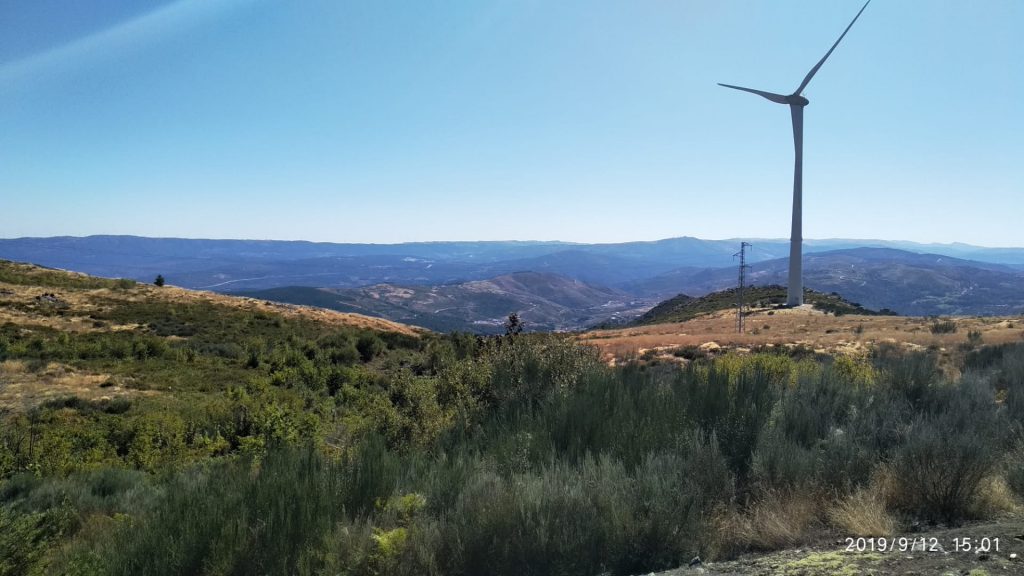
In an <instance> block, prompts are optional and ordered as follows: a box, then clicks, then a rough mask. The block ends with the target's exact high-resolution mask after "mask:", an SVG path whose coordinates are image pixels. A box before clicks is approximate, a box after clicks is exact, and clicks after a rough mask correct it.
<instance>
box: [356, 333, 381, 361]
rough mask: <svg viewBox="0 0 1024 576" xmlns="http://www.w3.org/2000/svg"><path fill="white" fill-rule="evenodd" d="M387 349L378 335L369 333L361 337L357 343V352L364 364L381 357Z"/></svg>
mask: <svg viewBox="0 0 1024 576" xmlns="http://www.w3.org/2000/svg"><path fill="white" fill-rule="evenodd" d="M384 349H385V345H384V341H383V340H381V339H380V338H378V337H377V335H375V334H373V333H370V332H367V333H364V334H363V335H361V336H359V340H357V341H356V350H358V351H359V357H360V358H361V359H362V361H363V362H369V361H371V360H373V359H374V358H376V357H377V356H379V355H380V353H381V352H383V351H384Z"/></svg>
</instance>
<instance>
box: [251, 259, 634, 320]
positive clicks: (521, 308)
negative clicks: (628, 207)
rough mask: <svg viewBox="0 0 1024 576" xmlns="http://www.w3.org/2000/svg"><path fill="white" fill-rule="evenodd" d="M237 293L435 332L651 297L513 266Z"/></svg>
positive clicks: (607, 309)
mask: <svg viewBox="0 0 1024 576" xmlns="http://www.w3.org/2000/svg"><path fill="white" fill-rule="evenodd" d="M239 294H240V295H245V296H249V297H252V298H260V299H264V300H273V301H278V302H290V303H293V304H306V305H311V306H320V307H324V308H330V309H333V310H342V311H347V312H359V313H362V314H369V315H372V316H380V317H383V318H388V319H391V320H396V321H399V322H404V323H408V324H414V325H417V326H424V327H427V328H431V329H433V330H439V331H451V330H460V331H472V332H480V333H500V332H502V331H503V330H504V327H503V326H504V322H505V319H506V318H507V317H508V315H509V314H510V313H512V312H516V313H518V314H519V317H520V318H521V319H522V320H523V322H524V323H525V325H526V329H527V330H528V331H553V330H571V329H576V328H579V327H581V326H587V325H590V324H593V323H596V322H602V321H607V320H621V319H629V318H632V317H635V316H636V315H638V314H640V313H642V312H643V311H644V310H645V309H646V308H647V307H649V306H650V302H648V301H645V300H639V299H636V298H634V297H632V296H631V295H629V294H627V293H625V292H622V291H620V290H615V289H611V288H603V287H599V286H594V285H590V284H587V283H585V282H582V281H579V280H573V279H571V278H567V277H565V276H560V275H557V274H548V273H540V272H516V273H512V274H504V275H501V276H496V277H494V278H490V279H487V280H474V281H470V282H462V283H457V284H445V285H439V286H415V285H406V286H402V285H394V284H375V285H373V286H365V287H362V288H349V289H338V288H309V287H302V286H292V287H284V288H272V289H268V290H260V291H253V292H244V293H239Z"/></svg>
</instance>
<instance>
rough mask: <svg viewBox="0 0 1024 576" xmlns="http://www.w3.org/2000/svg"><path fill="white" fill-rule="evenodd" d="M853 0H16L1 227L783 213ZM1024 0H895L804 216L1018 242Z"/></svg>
mask: <svg viewBox="0 0 1024 576" xmlns="http://www.w3.org/2000/svg"><path fill="white" fill-rule="evenodd" d="M860 6H861V2H860V0H829V1H827V2H822V1H818V0H785V1H782V0H777V1H771V2H768V1H753V0H621V1H615V2H611V1H597V0H558V1H557V2H556V1H547V2H541V1H533V0H516V1H512V0H508V1H506V0H496V1H486V0H452V1H444V2H441V1H428V0H423V1H420V0H415V1H413V0H402V1H389V0H358V1H356V0H323V1H321V0H303V1H302V2H292V1H271V0H177V1H170V2H169V1H167V0H163V1H159V0H90V1H89V2H67V1H66V0H0V237H8V238H10V237H18V236H51V235H87V234H139V235H147V236H181V237H205V238H268V239H307V240H318V241H337V242H400V241H416V240H495V239H520V240H526V239H537V240H552V239H557V240H568V241H585V242H617V241H627V240H652V239H658V238H665V237H672V236H683V235H688V236H697V237H702V238H730V237H771V238H785V237H788V235H789V217H790V201H791V186H792V180H791V179H792V154H793V151H792V133H791V128H790V119H789V111H788V109H787V108H786V107H785V106H780V105H777V104H773V103H770V102H768V101H767V100H763V99H761V98H759V97H757V96H754V95H750V94H744V93H741V92H736V91H733V90H727V89H724V88H720V87H718V86H717V85H716V82H725V83H730V84H739V85H742V86H750V87H754V88H759V89H763V90H769V91H773V92H782V93H789V92H791V91H792V90H793V89H795V88H796V86H797V85H799V83H800V80H801V79H802V78H803V76H804V74H806V72H807V71H808V70H809V69H810V67H811V66H812V65H813V64H814V63H815V62H816V61H817V60H818V59H819V58H820V57H821V56H822V55H823V54H824V52H825V51H826V50H827V49H828V47H829V46H830V45H831V44H832V42H833V41H835V39H836V38H837V37H838V35H839V33H840V32H841V31H842V30H843V28H844V27H845V26H846V25H847V23H848V22H849V20H850V19H851V18H852V17H853V15H854V14H855V13H856V12H857V10H858V9H859V8H860ZM1021 30H1024V2H1022V1H1021V0H978V1H977V2H975V1H971V2H968V1H961V0H957V1H953V0H929V1H927V2H924V1H911V0H874V1H873V2H872V3H871V5H870V6H868V8H867V10H866V11H865V12H864V14H863V16H862V17H861V19H860V20H859V21H858V22H857V24H856V25H855V26H854V27H853V29H852V30H851V31H850V33H849V34H848V35H847V37H846V39H845V40H844V41H843V43H842V44H841V45H840V46H839V48H838V49H837V50H836V52H835V53H834V54H833V55H832V57H831V58H830V59H829V61H828V62H827V63H826V64H825V66H824V67H823V68H822V69H821V71H820V72H819V73H818V75H817V76H816V77H815V78H814V80H813V81H812V82H811V84H810V86H809V87H808V89H807V90H806V91H805V93H804V94H805V96H807V98H809V99H810V101H811V104H810V106H808V107H807V109H806V129H805V130H806V132H805V142H806V150H805V169H804V190H805V198H804V202H805V216H804V236H805V237H806V238H835V237H844V238H883V239H891V240H915V241H923V242H953V241H961V242H968V243H973V244H980V245H988V246H1024V226H1022V222H1024V43H1022V41H1021V37H1022V36H1021Z"/></svg>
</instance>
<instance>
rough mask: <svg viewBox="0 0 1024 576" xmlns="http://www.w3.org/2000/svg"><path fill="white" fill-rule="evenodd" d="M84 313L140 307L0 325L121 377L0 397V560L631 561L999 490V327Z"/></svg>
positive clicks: (1002, 418) (373, 565) (851, 524)
mask: <svg viewBox="0 0 1024 576" xmlns="http://www.w3.org/2000/svg"><path fill="white" fill-rule="evenodd" d="M96 314H97V321H100V322H105V323H111V324H114V323H116V324H118V325H135V326H137V328H136V329H134V330H122V331H118V332H113V331H84V332H78V333H67V332H57V331H53V330H48V329H46V328H45V327H43V326H32V327H25V326H15V325H13V324H11V325H6V326H4V327H3V328H2V330H0V356H3V357H4V358H6V359H7V360H8V361H11V362H22V363H26V365H29V366H32V365H45V363H52V362H59V363H64V364H67V365H69V366H73V367H76V368H79V369H82V370H85V369H88V370H94V371H98V372H103V373H108V374H111V378H112V379H114V380H116V381H117V382H119V384H118V386H119V387H121V385H122V384H124V386H123V388H124V389H127V390H132V389H144V390H142V391H140V392H138V393H131V394H127V393H126V394H124V395H122V396H114V397H111V398H107V399H91V400H90V399H84V398H77V397H67V398H60V399H56V400H51V401H48V402H45V403H42V404H39V405H35V406H31V407H25V408H23V409H12V410H9V411H8V412H7V413H6V414H3V415H0V418H2V423H0V424H2V426H0V574H4V575H6V574H42V573H57V574H83V575H84V574H157V575H159V574H168V575H170V574H211V575H212V574H239V575H241V574H351V575H360V574H367V575H377V574H497V575H502V574H509V575H512V574H515V575H519V574H600V573H612V574H635V573H640V572H648V571H653V570H658V569H664V568H671V567H675V566H678V565H680V564H684V563H685V562H687V561H688V560H689V559H690V558H692V557H693V556H695V555H698V554H699V555H700V556H702V557H704V558H708V557H711V558H724V557H729V556H732V555H735V554H738V553H740V552H743V551H747V550H768V549H774V548H778V547H783V546H790V545H796V544H799V543H800V542H802V541H803V540H805V539H807V538H809V537H810V536H811V535H812V534H814V533H815V532H816V531H819V530H821V529H823V528H827V527H830V526H831V527H835V528H837V529H839V530H842V531H844V533H849V534H863V535H882V534H887V533H891V532H892V531H894V530H898V529H900V527H904V526H907V525H909V524H911V523H915V522H926V523H927V522H937V523H946V524H956V523H959V522H963V521H965V520H969V519H972V518H979V517H984V516H986V515H992V514H997V513H999V512H1000V511H1002V510H1001V509H1000V506H1002V507H1003V508H1005V507H1006V506H1012V505H1014V499H1016V498H1020V497H1024V493H1022V490H1024V480H1022V478H1024V471H1022V468H1021V465H1020V463H1021V462H1022V461H1024V458H1021V454H1022V453H1024V345H1007V346H1002V347H998V348H992V347H990V348H985V347H982V348H979V349H977V350H975V351H972V352H970V353H969V354H966V357H965V360H964V365H963V366H962V369H963V374H962V376H958V377H956V378H952V377H950V376H947V375H946V372H943V371H942V370H939V368H938V366H937V363H936V360H937V359H936V357H934V356H932V355H931V354H930V353H928V352H921V353H912V354H907V353H904V352H901V351H899V350H896V349H894V348H882V349H879V350H877V351H876V352H875V353H874V355H873V356H871V357H869V358H849V357H839V358H827V357H826V358H822V357H817V356H807V357H801V356H799V355H797V356H788V355H779V354H767V353H754V354H749V355H735V354H726V355H724V356H721V357H719V358H715V359H707V358H699V357H698V358H695V359H694V361H693V362H690V363H689V364H688V365H687V366H686V367H685V368H679V367H675V366H658V367H644V366H638V365H632V366H626V367H620V368H609V367H607V366H606V365H604V364H603V363H601V362H600V361H599V359H598V358H597V355H596V353H595V352H594V351H593V350H591V349H589V348H585V347H580V346H577V345H575V344H573V343H572V342H571V341H569V340H568V339H564V338H561V337H558V336H551V335H527V334H517V335H512V334H510V335H508V336H504V337H495V338H478V337H475V336H470V335H464V334H452V335H444V336H441V335H423V336H421V337H414V336H407V335H402V334H395V333H379V332H371V331H365V330H359V329H355V328H344V327H338V326H328V325H324V324H317V323H315V322H307V321H301V320H297V319H285V318H282V317H278V316H273V315H258V314H253V313H251V312H246V311H242V310H232V309H228V308H224V307H216V306H214V305H210V304H201V303H197V304H195V305H181V304H177V305H174V306H173V307H170V306H169V305H166V304H161V303H159V302H155V301H152V300H145V299H140V300H137V301H134V302H133V301H127V302H125V301H122V302H119V303H117V304H116V305H115V304H113V303H111V304H110V305H109V306H107V307H106V308H103V309H102V310H100V311H97V312H96ZM129 385H130V386H129ZM143 392H144V393H143ZM992 486H1008V487H1009V490H1016V491H1017V493H1016V495H1004V496H1005V498H1003V499H1002V500H999V499H998V498H993V497H992V488H991V487H992ZM1008 494H1009V493H1008Z"/></svg>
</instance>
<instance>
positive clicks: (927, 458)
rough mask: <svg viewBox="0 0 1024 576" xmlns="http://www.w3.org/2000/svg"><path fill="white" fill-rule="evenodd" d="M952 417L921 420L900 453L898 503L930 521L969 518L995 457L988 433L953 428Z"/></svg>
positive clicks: (993, 464) (900, 449)
mask: <svg viewBox="0 0 1024 576" xmlns="http://www.w3.org/2000/svg"><path fill="white" fill-rule="evenodd" d="M950 424H951V421H950V419H948V418H941V417H940V418H924V419H919V420H918V421H917V422H915V424H914V425H913V427H912V428H911V430H910V431H909V433H908V437H907V438H906V441H905V443H904V444H903V446H901V447H900V448H899V450H898V451H897V452H896V458H895V460H894V463H893V465H894V471H895V475H896V486H895V490H896V494H895V499H896V505H897V507H899V508H901V509H903V510H904V511H906V512H909V513H911V514H915V515H916V516H917V517H919V518H923V519H926V520H929V521H933V522H934V521H943V522H946V523H951V524H956V523H959V522H960V521H962V520H964V519H966V518H967V517H968V516H969V511H970V509H971V505H972V502H973V501H974V499H975V497H976V496H977V494H978V488H979V486H981V482H982V480H983V479H985V477H987V476H988V475H989V474H990V473H991V472H992V471H993V470H994V468H995V465H996V462H997V459H996V454H995V451H994V450H993V446H992V442H991V439H990V438H989V437H986V436H985V435H983V434H982V433H980V431H979V430H977V429H970V428H967V429H957V428H951V427H950Z"/></svg>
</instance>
